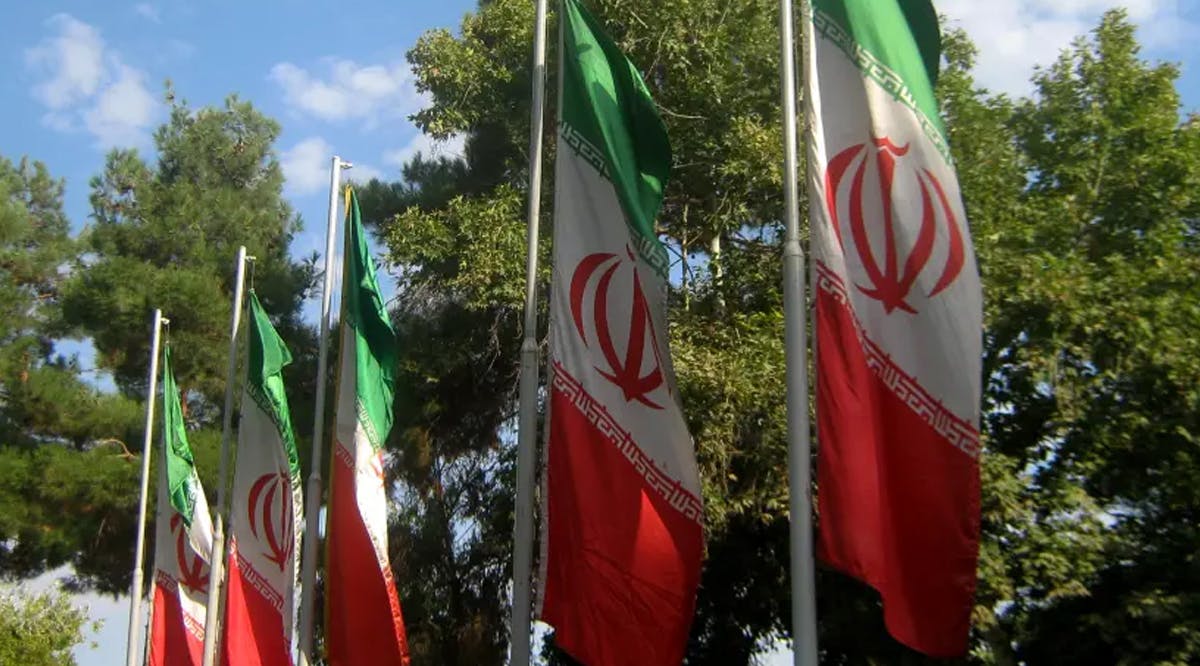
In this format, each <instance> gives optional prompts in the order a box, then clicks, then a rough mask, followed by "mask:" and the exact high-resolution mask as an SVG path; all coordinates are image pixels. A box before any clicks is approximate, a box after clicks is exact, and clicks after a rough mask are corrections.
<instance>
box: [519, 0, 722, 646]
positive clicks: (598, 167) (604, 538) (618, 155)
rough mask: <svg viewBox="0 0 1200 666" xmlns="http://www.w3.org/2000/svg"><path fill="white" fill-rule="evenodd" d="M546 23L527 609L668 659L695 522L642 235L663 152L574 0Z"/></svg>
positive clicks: (661, 133) (564, 627) (641, 106)
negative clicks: (548, 107)
mask: <svg viewBox="0 0 1200 666" xmlns="http://www.w3.org/2000/svg"><path fill="white" fill-rule="evenodd" d="M561 20H562V21H563V23H562V35H563V48H564V50H563V54H562V61H561V71H560V81H561V86H562V103H561V104H560V108H559V113H560V117H559V132H558V153H557V159H556V162H555V188H556V189H555V195H554V258H553V259H554V268H553V270H554V274H553V284H552V286H551V305H550V307H551V310H550V361H549V366H550V368H549V371H550V382H549V383H550V393H549V401H550V414H549V426H548V429H549V433H548V437H547V440H546V447H545V455H544V459H543V463H544V464H545V466H546V469H545V471H544V474H545V475H544V484H545V492H544V497H543V503H542V506H543V511H544V515H543V519H542V548H543V553H542V557H541V561H540V569H541V571H540V580H541V582H542V585H541V586H540V588H539V592H540V594H539V601H540V603H541V607H540V617H541V619H542V620H544V621H545V622H547V623H549V624H551V625H553V626H554V629H555V633H554V637H555V642H557V643H558V645H559V646H560V647H561V648H563V649H564V650H566V651H567V652H568V653H570V654H571V655H572V656H573V657H574V658H575V659H577V660H579V661H581V662H583V663H585V664H588V665H589V666H612V665H615V664H630V663H637V664H646V665H648V666H657V665H660V664H672V665H675V664H679V663H680V661H681V660H682V658H683V654H684V649H685V647H686V644H687V638H688V630H689V628H690V626H691V623H692V614H693V610H694V608H695V600H696V586H697V583H698V581H699V578H700V561H701V557H702V552H703V543H704V533H703V509H702V506H701V503H700V478H699V473H698V471H697V468H696V459H695V454H694V451H693V446H692V440H691V437H690V436H689V434H688V431H687V426H686V424H685V423H684V419H683V412H682V409H681V408H680V403H679V394H678V392H677V390H676V387H675V376H674V372H673V370H672V368H671V356H670V350H669V349H668V346H667V342H668V334H667V317H666V312H667V271H668V259H667V251H666V248H665V247H664V246H663V245H662V243H661V242H660V241H659V240H658V238H657V237H656V235H655V232H654V221H655V217H656V215H657V214H658V210H659V206H660V204H661V201H662V195H663V187H664V186H665V184H666V180H667V175H668V172H669V171H670V166H671V149H670V145H669V143H668V141H667V135H666V131H665V129H664V127H663V125H662V122H661V120H660V119H659V117H658V114H657V112H656V110H655V106H654V101H653V100H652V99H651V98H650V93H649V91H648V90H647V88H646V86H645V84H644V83H643V81H642V79H641V76H640V75H639V74H638V72H637V70H636V69H635V68H634V66H633V65H632V64H631V63H630V62H629V61H628V60H627V59H626V58H625V56H624V55H622V53H621V52H620V51H619V50H618V49H617V47H616V46H615V45H614V44H613V42H612V40H610V39H609V38H608V37H607V36H606V35H604V33H603V32H602V31H601V30H600V26H599V24H598V23H597V21H596V20H595V19H594V18H593V17H592V16H591V15H590V14H589V13H588V12H587V10H585V9H584V8H583V7H582V6H581V5H580V3H578V2H576V0H565V2H564V3H563V15H562V19H561Z"/></svg>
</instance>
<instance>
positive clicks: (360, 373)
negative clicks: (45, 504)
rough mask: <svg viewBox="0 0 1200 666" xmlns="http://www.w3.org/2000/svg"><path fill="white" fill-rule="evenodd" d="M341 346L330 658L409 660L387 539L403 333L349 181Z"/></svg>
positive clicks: (351, 664)
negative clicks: (378, 275) (387, 463)
mask: <svg viewBox="0 0 1200 666" xmlns="http://www.w3.org/2000/svg"><path fill="white" fill-rule="evenodd" d="M346 198H347V219H346V232H345V233H346V251H345V254H344V255H343V272H342V317H341V331H340V334H339V337H340V340H341V353H340V358H339V363H338V368H339V371H338V380H337V404H336V407H335V409H336V412H337V413H336V415H335V417H334V420H335V432H334V442H333V457H332V460H331V461H330V465H331V466H332V467H333V473H332V475H331V476H332V480H331V486H330V489H329V493H330V497H329V519H328V528H327V530H326V531H327V534H326V537H325V539H326V548H327V556H326V562H325V599H326V601H325V613H326V615H325V647H326V651H327V654H328V657H329V664H330V666H360V665H362V664H371V665H372V666H399V665H402V664H404V665H406V664H408V663H409V657H408V640H407V638H406V637H405V633H404V618H403V616H402V615H401V612H400V599H399V597H398V596H397V595H396V583H395V581H394V580H393V579H392V567H391V564H390V563H389V561H388V548H387V487H386V485H385V484H384V474H383V444H384V441H385V440H386V439H387V436H388V432H389V431H391V429H392V398H393V396H394V395H395V389H394V386H395V371H396V334H395V333H394V332H393V331H392V325H391V322H390V321H389V319H388V313H387V309H386V308H385V307H384V303H383V297H382V296H380V294H379V284H378V283H377V282H376V281H375V262H374V261H372V259H371V254H370V250H369V249H368V247H367V239H366V236H365V234H364V233H363V228H362V220H361V219H360V217H359V210H358V198H357V197H356V196H355V194H354V191H353V190H351V189H349V188H347V197H346Z"/></svg>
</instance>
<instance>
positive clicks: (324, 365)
mask: <svg viewBox="0 0 1200 666" xmlns="http://www.w3.org/2000/svg"><path fill="white" fill-rule="evenodd" d="M353 166H354V165H352V164H350V163H349V162H343V161H342V159H341V158H340V157H338V156H337V155H334V156H333V159H332V160H331V163H330V169H329V225H328V226H327V227H326V230H325V267H324V271H325V278H324V282H323V284H322V288H321V337H320V343H319V345H320V346H319V347H318V349H319V350H320V351H319V352H318V353H317V389H316V401H315V402H314V403H313V412H314V414H315V416H314V417H313V434H312V465H311V467H310V468H309V473H308V489H307V491H306V492H307V494H308V497H307V500H306V504H305V507H304V510H305V514H304V552H303V555H302V558H301V565H300V566H301V569H300V590H301V594H302V596H301V597H300V645H299V650H300V660H299V662H298V663H299V664H300V666H312V664H314V663H315V662H316V659H315V658H314V655H313V622H314V620H315V608H316V599H315V593H316V582H317V538H318V532H319V531H320V528H321V520H320V517H321V451H322V447H323V446H324V444H325V373H326V371H327V369H328V364H329V309H330V305H331V303H332V298H333V268H334V262H333V253H334V251H335V246H334V241H335V240H336V239H337V223H338V205H337V204H338V188H339V187H340V185H341V179H342V169H349V168H352V167H353Z"/></svg>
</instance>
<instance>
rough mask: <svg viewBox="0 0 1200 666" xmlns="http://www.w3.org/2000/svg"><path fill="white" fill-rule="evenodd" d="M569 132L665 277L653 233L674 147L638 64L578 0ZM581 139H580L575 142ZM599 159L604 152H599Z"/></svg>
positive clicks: (567, 64)
mask: <svg viewBox="0 0 1200 666" xmlns="http://www.w3.org/2000/svg"><path fill="white" fill-rule="evenodd" d="M562 15H563V18H564V23H563V48H564V58H563V68H562V77H563V82H562V86H563V102H562V109H561V114H562V121H563V125H564V127H563V132H564V133H565V134H566V136H567V141H568V143H571V142H572V140H573V139H576V138H575V137H572V136H571V133H572V132H574V133H578V135H579V137H578V138H582V139H583V141H584V142H586V143H587V144H590V145H588V146H582V145H580V146H577V147H576V152H577V153H580V154H581V156H582V157H584V158H585V159H588V161H591V162H593V164H595V162H596V161H597V160H599V162H600V164H596V166H597V167H598V168H599V170H600V172H601V174H602V175H603V176H605V177H606V178H608V179H609V180H611V181H612V184H613V187H614V189H616V192H617V198H618V199H619V200H620V201H621V208H622V209H623V211H624V213H625V218H626V223H627V224H628V225H629V228H630V230H631V231H632V232H633V233H634V234H635V236H636V239H635V240H636V243H637V245H638V248H637V249H638V251H639V253H640V254H642V256H643V258H644V259H645V260H646V261H647V262H648V263H649V264H650V265H651V266H653V267H654V268H655V269H656V270H658V271H659V272H660V273H661V274H662V275H664V276H665V275H666V269H667V265H668V262H667V250H666V248H664V247H663V246H662V243H661V242H659V240H658V235H657V234H656V233H655V232H654V220H655V218H656V217H657V216H658V210H659V207H660V206H661V205H662V199H663V190H664V189H665V188H666V185H667V177H668V175H669V174H670V171H671V144H670V142H669V141H668V140H667V130H666V128H665V127H664V126H663V123H662V119H661V118H659V116H658V111H657V109H656V108H655V105H654V100H653V99H652V98H651V97H650V91H649V89H648V88H647V87H646V84H645V82H644V81H642V77H641V74H639V73H638V71H637V68H636V67H634V66H633V63H631V62H630V61H629V59H628V58H626V57H625V55H624V54H623V53H621V51H620V49H618V48H617V46H616V44H614V43H613V41H612V40H611V39H609V37H608V35H606V34H604V31H603V30H602V29H601V27H600V24H599V22H598V21H596V19H595V17H593V16H592V15H591V14H590V13H589V12H588V11H587V10H586V9H585V8H584V7H583V5H582V4H580V3H579V2H578V0H563V14H562ZM576 140H577V139H576ZM597 153H598V154H597Z"/></svg>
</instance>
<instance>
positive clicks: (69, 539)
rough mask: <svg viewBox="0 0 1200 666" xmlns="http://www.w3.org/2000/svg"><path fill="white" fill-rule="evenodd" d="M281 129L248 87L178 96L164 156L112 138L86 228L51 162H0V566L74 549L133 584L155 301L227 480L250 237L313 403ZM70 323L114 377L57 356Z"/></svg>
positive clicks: (23, 567)
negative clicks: (108, 389)
mask: <svg viewBox="0 0 1200 666" xmlns="http://www.w3.org/2000/svg"><path fill="white" fill-rule="evenodd" d="M278 132H279V127H278V125H277V124H276V123H275V122H274V121H272V120H270V119H268V118H266V117H265V116H263V115H261V114H259V113H258V112H257V111H255V110H254V109H253V108H252V107H251V106H250V105H249V104H246V103H243V102H240V101H238V100H237V99H236V98H231V99H230V100H228V101H227V103H226V105H225V106H224V108H222V109H212V108H205V109H199V110H192V109H189V108H188V107H187V106H186V105H185V104H184V103H182V102H174V100H172V109H171V117H170V119H169V120H168V121H167V123H166V124H164V125H163V126H162V127H161V128H159V130H158V131H157V132H156V134H155V141H156V147H157V149H158V150H157V153H158V161H157V164H155V165H154V166H151V165H149V164H147V163H145V162H144V161H143V160H142V159H141V158H140V157H139V156H138V155H137V154H136V153H135V152H132V151H115V152H113V153H111V154H110V155H109V156H108V160H107V163H106V166H105V170H104V172H103V173H102V174H101V175H99V176H97V177H96V178H94V179H93V181H92V194H91V202H92V206H93V220H94V224H93V225H92V226H91V227H90V228H88V229H87V230H86V231H85V232H84V234H83V236H82V238H81V239H79V241H78V242H76V241H74V240H72V239H71V238H70V237H69V235H68V232H69V224H68V223H67V220H66V218H65V216H64V215H63V213H62V204H61V197H62V185H61V183H59V182H56V181H54V180H52V179H51V178H50V177H49V176H48V175H47V173H46V171H45V168H44V167H42V166H41V165H39V164H34V165H32V166H31V165H29V163H27V162H22V164H21V165H20V166H19V167H14V166H13V165H11V164H10V163H8V162H7V161H0V194H3V196H0V308H4V311H5V312H6V313H9V314H11V315H12V316H7V317H5V318H4V320H3V321H2V322H0V342H2V343H3V345H2V346H0V507H3V511H0V575H2V576H6V577H30V576H35V575H37V574H40V573H42V572H44V571H46V570H48V569H52V568H55V567H58V566H62V565H64V564H70V565H72V567H73V571H74V578H73V579H72V581H71V583H72V586H73V588H74V589H95V590H99V591H103V592H109V593H114V594H116V593H120V592H123V591H125V590H127V589H128V586H129V580H130V562H131V560H132V552H133V544H134V536H135V534H134V532H135V529H136V525H135V521H136V518H137V516H136V508H137V501H138V497H137V492H138V487H139V483H138V475H139V472H140V469H141V464H140V462H141V459H140V456H139V455H136V454H140V453H141V451H140V450H139V448H140V446H139V445H140V442H141V441H142V434H143V432H142V429H143V424H142V414H143V410H144V400H145V390H146V386H145V381H146V372H147V363H148V361H149V337H150V336H149V335H148V333H149V330H148V329H149V326H148V324H149V314H150V312H151V310H152V309H153V308H154V307H161V308H162V309H163V310H164V311H165V312H166V315H167V316H168V317H170V319H171V320H172V325H171V332H170V334H169V335H168V338H169V340H170V342H171V344H172V346H173V349H174V351H175V358H176V360H177V363H176V366H177V367H176V375H177V377H178V379H179V381H180V384H181V386H182V387H183V388H184V389H185V391H184V394H185V402H186V407H185V413H186V414H187V415H188V416H187V426H188V428H189V430H190V431H191V432H190V437H191V440H192V445H193V450H194V452H195V456H196V463H197V467H198V468H199V471H200V475H201V478H202V479H205V480H208V481H209V482H210V483H211V482H212V481H213V480H215V478H216V467H217V460H216V458H217V452H218V444H219V436H220V433H219V422H220V411H219V405H220V397H221V396H222V395H223V393H224V389H225V385H224V383H225V371H226V363H227V357H226V354H227V344H228V341H227V338H226V336H227V335H228V326H229V324H228V322H229V315H230V311H229V310H230V305H231V303H230V301H231V295H232V289H233V284H232V283H233V277H234V267H233V265H232V264H233V258H234V256H235V253H236V248H237V246H238V245H242V244H244V245H246V246H247V248H248V251H249V253H250V254H252V255H254V256H255V257H256V262H255V264H254V267H253V268H252V269H251V275H252V276H253V278H252V282H251V283H252V285H253V286H254V288H255V289H256V290H257V292H258V294H259V296H260V298H262V300H263V301H264V303H266V305H267V307H268V309H269V310H270V311H271V312H272V314H273V315H274V317H275V318H276V324H277V326H278V327H279V328H280V330H281V331H282V332H283V334H284V336H285V338H286V339H287V341H288V344H289V345H290V347H291V348H292V350H293V352H294V353H295V355H296V357H297V360H298V362H297V363H296V364H294V365H293V366H292V367H289V369H288V373H287V380H288V381H289V385H290V386H291V387H292V391H291V397H292V401H293V407H294V408H295V409H296V411H297V413H300V414H305V413H311V404H312V393H313V391H312V388H313V381H314V379H313V378H314V376H315V370H314V366H315V362H314V359H315V351H316V349H315V346H316V345H315V342H314V336H313V333H312V331H310V330H309V329H308V327H307V326H305V325H304V324H303V323H302V322H301V320H300V306H301V304H302V302H303V300H304V298H305V297H306V296H307V293H308V290H309V288H310V286H311V284H312V283H313V280H314V277H315V276H314V270H313V265H312V263H311V262H309V263H295V262H293V261H292V260H291V259H290V258H289V256H288V245H289V244H290V242H291V238H292V235H293V234H294V233H295V231H296V230H297V229H298V228H299V219H298V218H297V217H296V216H295V215H294V214H293V213H292V211H291V209H290V208H289V207H288V205H287V204H286V203H285V202H284V201H283V199H282V196H281V190H282V183H283V177H282V173H281V171H280V168H279V164H278V160H277V159H276V157H275V155H274V152H273V148H272V144H273V141H274V140H275V137H276V136H277V135H278ZM64 335H66V336H81V337H87V338H89V339H90V340H91V341H92V342H93V343H94V344H95V347H96V349H97V352H98V354H97V359H96V363H97V365H98V366H99V369H101V370H108V371H111V372H112V373H113V376H114V377H115V379H116V383H117V387H118V389H119V391H118V392H115V393H104V392H100V391H98V390H97V389H95V388H94V387H92V386H90V385H89V384H87V383H86V382H85V381H83V379H82V375H81V373H82V369H81V368H80V367H79V364H78V362H77V361H76V360H75V359H70V358H63V357H61V356H57V355H55V353H54V345H55V340H56V339H61V337H62V336H64ZM160 414H161V412H160ZM300 421H301V422H298V423H297V424H296V425H297V430H298V432H300V433H302V434H303V435H308V434H309V428H310V426H309V425H308V423H304V422H302V421H304V420H303V419H301V420H300ZM155 441H157V431H156V432H155ZM131 450H132V452H131ZM156 478H157V475H152V479H151V486H152V488H153V485H154V481H155V480H156ZM214 490H215V489H214V488H212V487H210V488H209V491H208V492H209V494H210V496H211V495H212V494H213V493H214ZM153 492H154V491H153V489H152V490H151V493H152V494H151V496H153ZM152 530H153V528H151V533H153V532H152Z"/></svg>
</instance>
